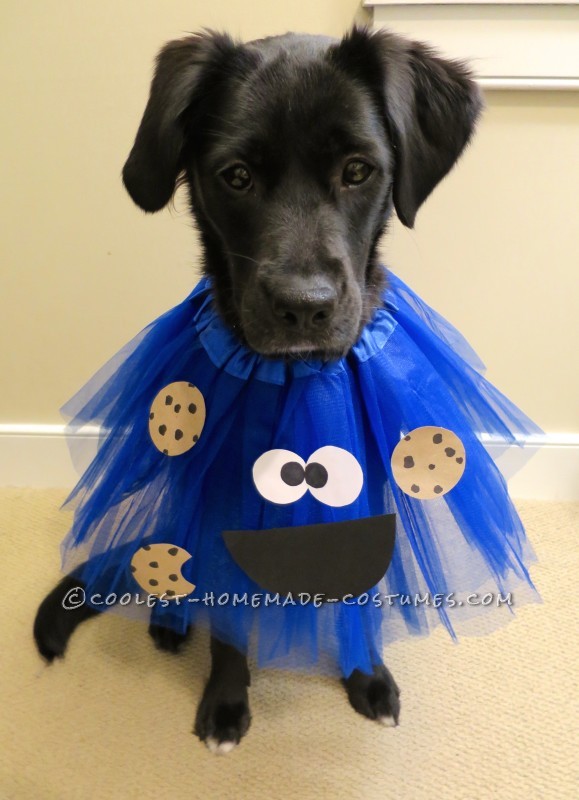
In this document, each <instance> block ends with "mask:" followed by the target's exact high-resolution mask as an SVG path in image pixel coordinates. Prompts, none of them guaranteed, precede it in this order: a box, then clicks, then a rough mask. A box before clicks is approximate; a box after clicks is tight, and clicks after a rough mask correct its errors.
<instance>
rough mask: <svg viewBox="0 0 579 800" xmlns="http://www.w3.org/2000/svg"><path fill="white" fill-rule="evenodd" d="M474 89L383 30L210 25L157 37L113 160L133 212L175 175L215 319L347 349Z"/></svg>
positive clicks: (438, 172) (457, 137)
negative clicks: (238, 39) (327, 31)
mask: <svg viewBox="0 0 579 800" xmlns="http://www.w3.org/2000/svg"><path fill="white" fill-rule="evenodd" d="M481 106H482V103H481V99H480V94H479V92H478V90H477V88H476V86H475V84H474V83H473V81H472V80H471V77H470V74H469V72H468V70H467V69H466V67H465V66H464V65H463V64H461V63H458V62H453V61H446V60H443V59H441V58H438V57H436V56H435V55H433V54H432V52H431V51H430V50H429V49H428V48H426V47H425V46H423V45H421V44H417V43H415V42H407V41H405V40H403V39H401V38H399V37H398V36H394V35H392V34H390V33H386V32H379V33H374V34H371V33H369V32H367V31H365V30H359V29H355V30H354V31H352V32H351V33H350V34H349V35H348V36H346V37H345V38H344V39H342V40H341V41H338V40H333V39H329V38H325V37H315V36H302V35H295V34H287V35H285V36H276V37H271V38H268V39H262V40H259V41H255V42H249V43H248V44H238V43H235V42H233V41H232V40H231V39H230V38H229V37H227V36H224V35H218V34H214V33H206V34H202V35H197V36H191V37H188V38H186V39H182V40H179V41H176V42H170V43H169V44H168V45H166V46H165V47H164V48H163V50H162V51H161V53H160V54H159V57H158V60H157V68H156V72H155V76H154V79H153V82H152V86H151V93H150V97H149V102H148V104H147V107H146V109H145V113H144V116H143V119H142V122H141V125H140V128H139V131H138V133H137V137H136V140H135V144H134V146H133V149H132V151H131V153H130V155H129V158H128V160H127V163H126V164H125V167H124V171H123V178H124V182H125V186H126V188H127V190H128V191H129V193H130V195H131V197H132V198H133V200H134V201H135V202H136V203H137V204H138V205H139V206H140V207H141V208H143V209H144V210H145V211H150V212H153V211H158V210H160V209H161V208H163V207H164V206H165V205H166V204H167V203H168V202H169V200H170V199H171V197H172V195H173V192H174V190H175V187H176V185H177V184H178V183H179V182H180V181H184V182H185V183H186V184H187V187H188V190H189V195H190V199H191V206H192V210H193V214H194V217H195V219H196V221H197V224H198V226H199V230H200V233H201V238H202V243H203V248H204V265H205V270H206V271H207V273H209V274H210V275H211V277H212V278H213V284H214V289H215V299H216V302H217V306H218V308H219V311H220V313H221V314H222V316H223V318H224V319H225V320H226V322H227V323H228V324H229V325H231V327H232V328H233V329H234V330H236V332H237V333H238V335H239V336H240V337H241V338H242V339H243V340H244V341H245V342H246V343H247V344H248V345H249V346H250V347H252V348H253V349H254V350H256V351H258V352H260V353H263V354H265V355H271V356H300V357H303V356H304V355H305V354H311V355H316V356H318V357H322V358H325V359H329V358H335V357H339V356H341V355H343V354H345V353H346V352H347V351H348V350H349V349H350V348H351V346H352V345H353V344H354V343H355V342H356V340H357V339H358V337H359V335H360V333H361V330H362V328H363V326H364V325H365V324H366V323H367V322H368V321H369V319H370V318H371V316H372V313H373V311H374V309H375V308H376V306H377V304H378V303H379V298H380V292H381V289H382V284H383V271H382V270H381V269H380V268H379V266H378V264H377V262H376V247H377V243H378V240H379V238H380V236H381V234H382V232H383V231H384V228H385V225H386V222H387V219H388V217H389V215H390V214H391V211H392V208H393V207H394V208H395V209H396V212H397V214H398V217H399V218H400V220H401V221H402V222H403V223H404V225H407V226H409V227H412V225H413V224H414V219H415V216H416V212H417V210H418V208H419V207H420V205H421V204H422V203H423V202H424V200H425V199H426V198H427V197H428V195H429V194H430V192H431V191H432V189H433V188H434V187H435V186H436V184H437V183H438V182H439V181H440V180H441V179H442V178H443V177H444V176H445V175H446V173H447V172H448V171H449V170H450V169H451V167H452V165H453V164H454V163H455V161H456V160H457V158H458V157H459V155H460V153H461V152H462V150H463V148H464V147H465V145H466V143H467V142H468V140H469V138H470V136H471V133H472V131H473V127H474V124H475V122H476V119H477V117H478V114H479V113H480V109H481Z"/></svg>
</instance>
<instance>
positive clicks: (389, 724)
mask: <svg viewBox="0 0 579 800" xmlns="http://www.w3.org/2000/svg"><path fill="white" fill-rule="evenodd" d="M377 721H378V722H379V723H380V725H384V727H385V728H395V727H396V726H397V725H398V723H397V722H396V720H395V719H394V717H378V720H377Z"/></svg>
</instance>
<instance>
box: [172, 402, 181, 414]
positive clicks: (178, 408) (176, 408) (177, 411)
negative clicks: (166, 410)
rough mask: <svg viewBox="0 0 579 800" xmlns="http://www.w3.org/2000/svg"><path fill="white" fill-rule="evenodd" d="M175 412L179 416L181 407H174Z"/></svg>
mask: <svg viewBox="0 0 579 800" xmlns="http://www.w3.org/2000/svg"><path fill="white" fill-rule="evenodd" d="M173 411H174V412H175V414H178V413H179V411H181V405H180V404H179V403H177V405H176V406H174V408H173Z"/></svg>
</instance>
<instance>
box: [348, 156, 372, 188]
mask: <svg viewBox="0 0 579 800" xmlns="http://www.w3.org/2000/svg"><path fill="white" fill-rule="evenodd" d="M371 171H372V168H371V167H370V166H369V165H368V164H366V163H365V162H364V161H350V163H349V164H346V168H345V170H344V181H345V182H346V183H353V184H358V183H364V181H365V180H366V179H367V178H368V177H369V175H370V172H371Z"/></svg>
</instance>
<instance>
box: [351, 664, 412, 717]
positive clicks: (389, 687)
mask: <svg viewBox="0 0 579 800" xmlns="http://www.w3.org/2000/svg"><path fill="white" fill-rule="evenodd" d="M343 683H344V686H345V687H346V691H347V692H348V700H349V701H350V705H351V706H352V708H354V709H355V710H356V711H357V712H358V713H359V714H363V715H364V716H365V717H368V719H372V720H376V721H377V722H381V723H382V724H384V725H390V726H395V725H398V718H399V716H400V689H399V688H398V686H397V685H396V681H395V680H394V678H393V677H392V675H391V674H390V671H389V670H388V669H387V668H386V667H385V666H384V664H379V665H377V666H375V667H374V671H373V673H372V675H366V674H365V673H364V672H360V670H357V669H355V670H354V672H353V673H352V674H351V675H350V677H349V678H344V681H343Z"/></svg>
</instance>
